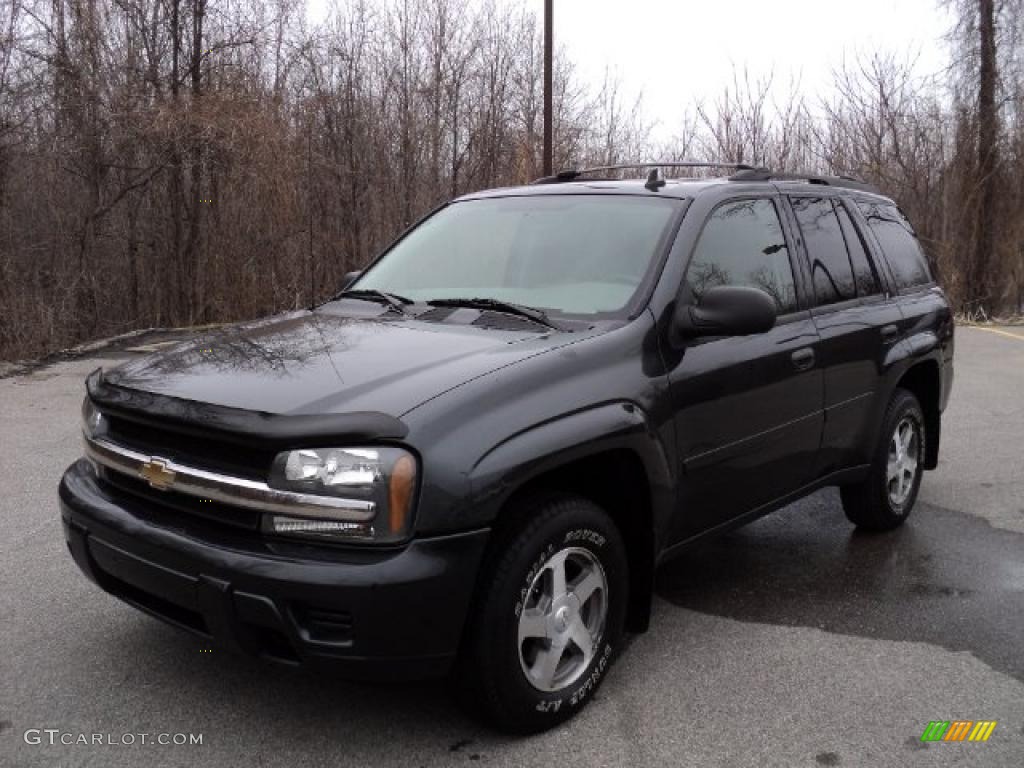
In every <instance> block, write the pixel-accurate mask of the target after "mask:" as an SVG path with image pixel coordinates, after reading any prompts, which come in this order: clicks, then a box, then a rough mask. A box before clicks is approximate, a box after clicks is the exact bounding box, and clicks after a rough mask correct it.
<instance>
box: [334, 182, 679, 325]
mask: <svg viewBox="0 0 1024 768" xmlns="http://www.w3.org/2000/svg"><path fill="white" fill-rule="evenodd" d="M678 205H679V201H678V200H666V199H651V198H640V197H630V196H625V195H535V196H534V195H531V196H526V197H501V198H489V199H484V200H467V201H463V202H458V203H454V204H452V205H450V206H448V207H447V208H444V209H443V210H441V211H440V212H438V213H437V214H435V215H434V216H432V217H430V218H429V219H427V220H426V221H425V222H424V223H423V224H421V225H420V226H419V227H417V228H416V229H414V230H413V231H412V232H410V233H409V234H408V235H407V236H406V237H405V238H404V239H403V240H401V241H400V242H399V243H398V244H397V245H396V246H395V247H394V248H393V249H392V250H391V251H389V252H388V253H387V254H386V255H385V256H384V257H383V258H382V259H381V260H380V261H378V262H377V263H376V264H375V265H374V266H373V267H372V268H370V269H369V270H368V271H367V272H366V273H364V274H363V276H362V277H360V278H359V280H357V281H356V283H355V284H354V285H353V286H352V287H353V288H355V289H357V290H358V289H361V290H370V289H372V290H378V291H385V292H388V293H392V294H398V295H401V296H403V297H408V298H409V299H412V300H413V301H435V300H440V299H470V298H488V299H497V300H499V301H503V302H510V303H513V304H519V305H522V306H527V307H535V308H539V309H542V310H544V311H546V312H557V313H563V314H570V315H574V314H582V315H594V314H606V313H616V312H619V311H621V310H623V309H624V308H625V307H626V306H627V305H628V304H629V303H630V301H631V300H632V298H633V297H634V295H635V294H636V293H637V290H638V289H639V287H640V284H641V282H642V281H643V279H644V277H645V275H647V273H648V271H649V269H650V268H651V266H652V262H653V261H654V258H655V255H656V253H657V251H658V244H659V243H660V242H661V239H662V236H663V235H665V233H666V231H667V229H668V226H669V224H670V223H671V221H672V219H673V214H674V212H675V211H676V210H677V209H678Z"/></svg>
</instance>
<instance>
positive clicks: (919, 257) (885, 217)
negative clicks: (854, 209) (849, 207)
mask: <svg viewBox="0 0 1024 768" xmlns="http://www.w3.org/2000/svg"><path fill="white" fill-rule="evenodd" d="M857 206H858V207H859V208H860V210H861V213H863V214H864V217H865V218H866V219H867V220H868V226H869V227H871V231H872V232H874V233H875V237H877V238H878V242H879V243H880V244H881V246H882V252H883V253H884V254H885V258H886V260H887V261H888V262H889V266H890V267H891V268H892V273H893V277H894V278H895V280H896V287H897V288H901V289H902V288H912V287H914V286H917V285H925V284H926V283H930V282H931V280H932V276H931V273H930V272H929V271H928V262H927V260H926V259H925V257H924V252H923V251H922V250H921V245H920V243H918V241H917V235H915V234H914V229H913V227H911V226H910V222H909V221H907V217H906V216H904V215H903V213H902V212H901V211H900V209H899V208H897V207H896V206H895V205H892V204H886V203H868V202H865V201H863V200H858V201H857Z"/></svg>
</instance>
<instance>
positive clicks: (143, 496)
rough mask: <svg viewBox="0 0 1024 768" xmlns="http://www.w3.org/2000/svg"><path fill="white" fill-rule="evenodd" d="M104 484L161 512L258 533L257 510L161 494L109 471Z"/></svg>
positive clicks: (180, 494) (168, 493)
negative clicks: (183, 514)
mask: <svg viewBox="0 0 1024 768" xmlns="http://www.w3.org/2000/svg"><path fill="white" fill-rule="evenodd" d="M103 480H104V482H105V483H107V484H108V485H110V486H112V487H113V488H115V489H116V490H118V491H120V492H122V493H126V494H129V495H131V496H133V497H135V498H136V499H138V500H140V501H143V502H145V505H146V506H151V505H152V506H155V507H157V508H158V509H161V510H171V511H173V512H184V513H186V514H188V515H194V516H196V517H200V518H203V519H204V520H207V521H209V522H213V523H217V524H218V525H227V526H231V527H232V528H243V529H245V530H248V531H258V530H259V527H260V513H259V512H257V511H256V510H252V509H246V508H245V507H236V506H232V505H229V504H221V503H219V502H215V501H205V500H203V499H197V498H195V497H193V496H187V495H185V494H183V493H175V492H174V491H158V490H157V489H155V488H152V487H150V485H149V483H147V482H145V481H143V480H139V479H136V478H134V477H129V476H128V475H124V474H121V473H120V472H113V471H110V470H106V471H105V472H104V473H103Z"/></svg>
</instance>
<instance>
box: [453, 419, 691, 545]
mask: <svg viewBox="0 0 1024 768" xmlns="http://www.w3.org/2000/svg"><path fill="white" fill-rule="evenodd" d="M623 449H624V450H628V451H630V452H632V453H633V454H634V455H635V456H636V457H637V458H639V460H640V462H641V464H642V466H643V468H644V473H645V475H646V479H647V483H648V489H647V490H648V491H649V493H650V499H651V507H652V508H651V515H652V518H653V519H652V522H653V523H654V529H655V531H661V530H664V526H665V525H666V524H667V522H668V520H669V517H670V515H671V511H672V498H673V497H672V493H673V488H674V479H673V473H672V470H671V462H670V461H669V457H668V454H667V451H666V448H665V444H664V441H663V439H662V436H661V435H660V434H659V433H658V431H657V430H656V429H654V428H653V426H652V425H651V424H650V423H649V421H648V419H647V416H646V414H645V413H644V411H643V410H642V409H641V408H640V407H639V406H637V405H636V404H635V403H632V402H626V401H616V402H608V403H602V404H599V405H595V406H592V407H589V408H586V409H583V410H579V411H575V412H573V413H569V414H566V415H564V416H561V417H559V418H557V419H552V420H550V421H546V422H543V423H540V424H536V425H534V426H532V427H530V428H528V429H525V430H523V431H521V432H518V433H516V434H514V435H511V436H509V437H508V438H506V439H504V440H502V441H501V442H499V443H497V444H496V445H494V446H493V447H492V448H491V449H490V450H488V451H487V452H486V453H485V454H484V455H483V456H481V458H480V459H479V460H478V461H477V462H476V464H475V465H474V466H473V469H472V471H471V473H470V477H469V481H470V487H471V494H472V499H473V504H472V506H473V507H474V508H475V509H477V510H478V511H479V514H480V515H481V519H480V520H479V523H480V524H481V525H487V524H490V523H491V522H492V521H493V520H494V519H496V518H497V516H498V513H499V512H500V510H501V508H502V506H503V505H504V503H505V502H506V501H507V500H508V498H509V497H510V496H511V495H512V494H513V493H514V492H515V491H516V490H517V489H519V488H522V487H523V485H525V484H526V483H529V482H530V481H531V480H534V479H536V478H538V477H540V476H541V475H543V474H545V473H547V472H550V471H552V470H556V469H558V468H559V467H562V466H566V465H568V464H570V463H572V462H575V461H577V460H580V459H585V458H587V457H588V456H596V455H598V454H600V453H604V452H606V451H612V450H623Z"/></svg>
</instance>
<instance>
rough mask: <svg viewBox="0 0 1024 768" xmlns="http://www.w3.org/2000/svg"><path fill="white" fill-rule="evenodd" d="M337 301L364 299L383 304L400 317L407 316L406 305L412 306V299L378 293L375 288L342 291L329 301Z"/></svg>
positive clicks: (382, 292) (395, 294)
mask: <svg viewBox="0 0 1024 768" xmlns="http://www.w3.org/2000/svg"><path fill="white" fill-rule="evenodd" d="M337 299H366V300H367V301H375V302H377V303H378V304H384V305H386V306H387V307H389V308H391V309H393V310H395V312H397V313H398V314H400V315H407V314H409V313H408V312H406V311H405V307H406V305H407V304H412V299H407V298H406V297H405V296H399V295H398V294H397V293H386V292H385V291H378V290H377V289H376V288H355V289H353V290H351V291H342V292H341V293H339V294H337V295H336V296H335V297H334V298H333V299H331V301H336V300H337Z"/></svg>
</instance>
